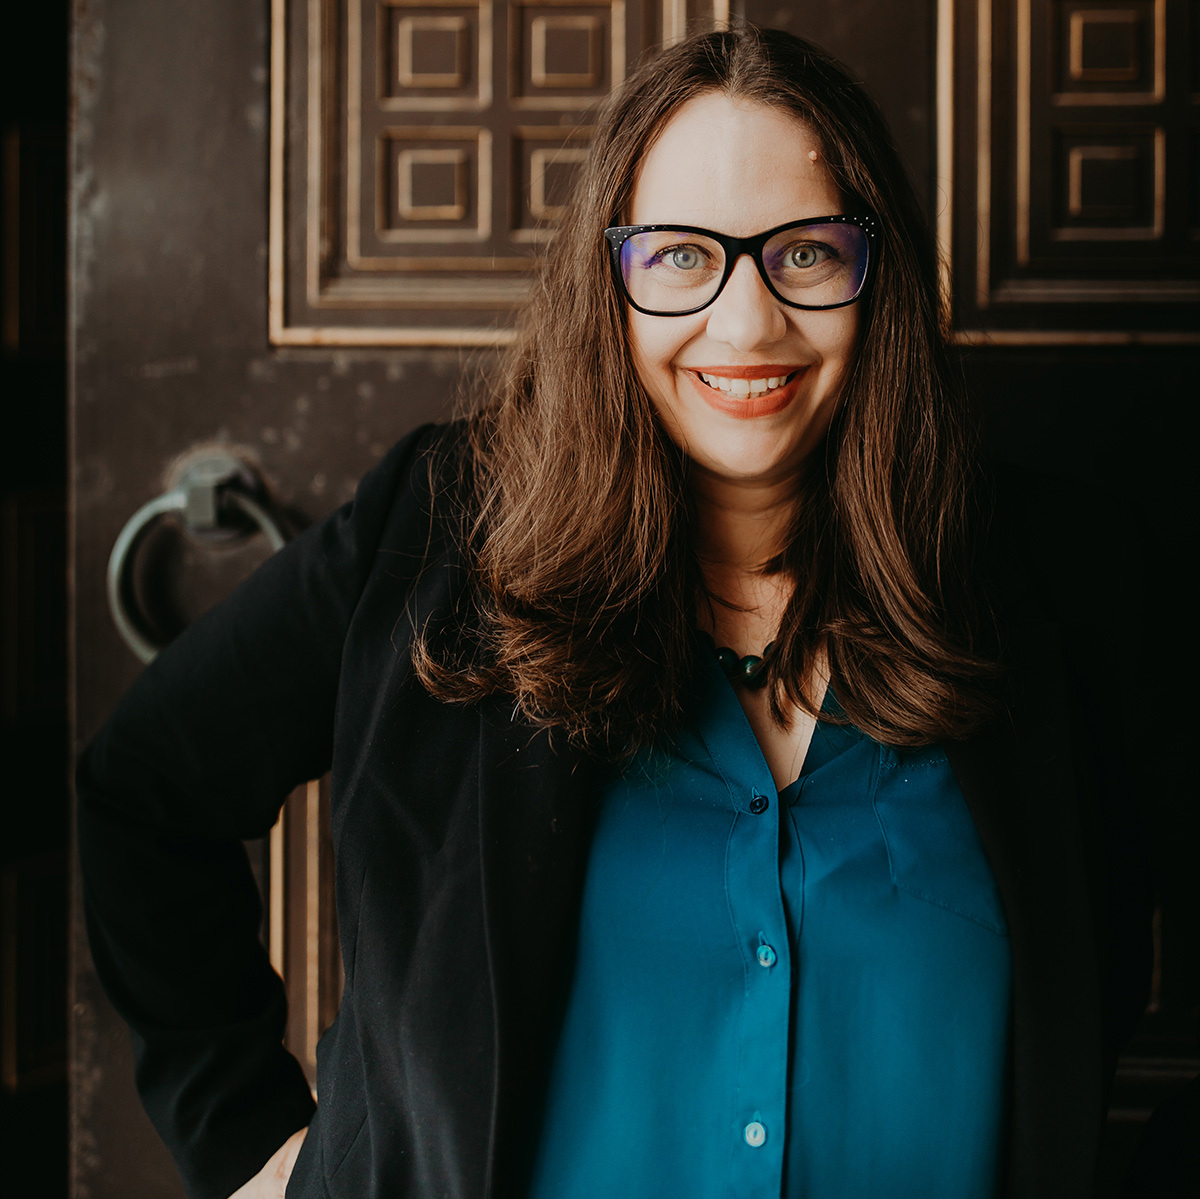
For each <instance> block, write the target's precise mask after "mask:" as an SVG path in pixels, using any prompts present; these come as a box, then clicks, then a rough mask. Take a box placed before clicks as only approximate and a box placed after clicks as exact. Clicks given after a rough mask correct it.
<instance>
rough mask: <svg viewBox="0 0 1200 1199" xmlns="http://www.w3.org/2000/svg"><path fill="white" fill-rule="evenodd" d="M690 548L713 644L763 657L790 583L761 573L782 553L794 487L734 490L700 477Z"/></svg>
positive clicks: (704, 623)
mask: <svg viewBox="0 0 1200 1199" xmlns="http://www.w3.org/2000/svg"><path fill="white" fill-rule="evenodd" d="M693 500H694V504H695V514H696V515H695V526H694V529H695V541H694V544H695V549H696V557H697V559H698V562H699V565H700V570H701V573H702V574H703V576H704V583H705V586H706V587H707V588H708V591H709V594H710V595H711V596H712V597H713V598H714V600H715V601H716V602H715V603H712V604H710V605H709V606H708V609H707V610H706V611H702V612H701V613H699V614H698V615H699V619H700V624H701V627H702V628H704V629H705V630H706V631H707V632H709V633H711V634H712V635H713V637H714V639H715V640H716V642H717V644H718V645H728V646H731V647H733V648H734V649H735V650H736V651H737V653H738V654H739V655H741V654H746V653H750V652H753V653H755V654H761V653H762V650H763V647H764V646H765V645H766V644H767V642H769V641H772V640H774V637H775V634H776V632H777V631H778V629H779V622H780V620H781V619H782V617H783V612H784V609H785V608H786V607H787V602H788V599H789V598H790V596H791V593H792V581H791V579H790V578H788V577H786V576H785V575H782V574H770V575H768V574H765V573H764V572H763V567H764V566H765V565H766V564H767V563H768V562H769V561H770V560H771V559H772V558H773V557H775V556H776V555H777V554H778V553H779V552H780V551H781V550H782V549H783V547H784V544H785V542H786V538H787V532H788V527H789V525H790V522H791V517H792V512H793V510H794V503H795V500H794V485H793V486H788V485H785V484H778V485H776V484H771V485H768V486H762V485H750V484H739V483H736V482H730V481H729V480H727V479H715V478H713V477H712V476H707V475H703V474H699V472H698V477H697V478H695V479H694V480H693Z"/></svg>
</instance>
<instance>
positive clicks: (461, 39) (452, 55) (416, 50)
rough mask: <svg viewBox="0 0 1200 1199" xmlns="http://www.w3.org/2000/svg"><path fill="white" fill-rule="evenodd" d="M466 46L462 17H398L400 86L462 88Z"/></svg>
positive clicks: (467, 56)
mask: <svg viewBox="0 0 1200 1199" xmlns="http://www.w3.org/2000/svg"><path fill="white" fill-rule="evenodd" d="M469 45H470V37H469V29H468V26H467V20H466V18H465V17H462V16H447V17H401V18H400V20H399V21H398V22H397V23H396V77H397V80H398V81H399V83H400V86H401V87H405V88H413V87H429V88H460V87H462V86H464V84H465V83H466V78H467V64H468V61H469V55H468V53H467V51H468V48H469Z"/></svg>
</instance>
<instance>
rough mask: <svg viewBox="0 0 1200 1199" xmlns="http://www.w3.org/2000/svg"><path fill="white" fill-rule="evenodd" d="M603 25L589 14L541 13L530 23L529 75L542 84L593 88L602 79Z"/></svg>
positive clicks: (535, 85) (542, 85) (558, 86)
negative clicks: (556, 14) (547, 14)
mask: <svg viewBox="0 0 1200 1199" xmlns="http://www.w3.org/2000/svg"><path fill="white" fill-rule="evenodd" d="M603 36H604V29H603V27H602V26H601V24H600V21H599V18H597V17H593V16H588V15H587V14H570V15H567V16H558V17H550V16H544V15H543V16H538V17H534V18H533V21H532V22H531V23H530V41H531V45H530V55H529V79H530V82H531V83H532V84H533V86H534V87H539V88H594V87H596V86H597V85H598V84H599V83H600V64H601V62H602V61H603V59H604V45H603V42H602V38H603Z"/></svg>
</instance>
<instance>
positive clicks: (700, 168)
mask: <svg viewBox="0 0 1200 1199" xmlns="http://www.w3.org/2000/svg"><path fill="white" fill-rule="evenodd" d="M841 211H843V209H842V197H841V195H840V193H839V192H838V189H837V188H836V187H835V186H834V183H833V180H832V178H831V177H830V174H829V171H828V169H827V168H826V166H825V162H824V158H823V155H822V153H821V144H820V141H819V139H818V138H817V136H816V134H815V133H814V132H813V130H812V129H811V128H810V127H809V126H808V125H807V124H805V123H804V122H803V121H801V120H799V119H798V118H797V117H794V116H793V115H792V114H791V113H789V112H786V111H783V110H782V109H778V108H772V107H770V106H768V105H765V104H761V103H759V102H758V101H754V100H744V99H737V98H734V97H730V96H727V95H725V94H724V93H721V92H708V93H705V94H704V95H702V96H697V97H695V98H694V99H692V100H689V101H688V102H687V103H686V104H684V105H683V107H682V108H680V109H679V111H678V112H676V113H675V115H674V116H673V117H672V118H671V119H670V120H669V121H668V122H667V124H666V125H665V126H664V127H663V130H662V132H661V133H660V134H659V136H658V138H657V139H656V140H655V141H654V142H653V143H652V144H651V146H650V149H649V150H648V151H647V153H646V155H645V157H644V158H643V159H642V162H641V165H640V167H639V168H638V173H637V177H636V179H635V182H634V191H633V200H632V202H631V204H630V213H629V220H630V222H631V223H632V224H635V225H650V224H666V223H672V222H675V223H678V224H683V225H700V226H702V227H703V228H705V229H714V230H716V231H717V232H718V233H729V234H733V235H734V236H740V237H747V236H749V235H751V234H754V233H760V232H762V231H763V230H764V229H770V228H772V227H773V226H775V225H782V224H785V223H786V222H788V221H798V220H803V219H805V218H806V217H815V216H830V215H832V214H834V213H839V212H841Z"/></svg>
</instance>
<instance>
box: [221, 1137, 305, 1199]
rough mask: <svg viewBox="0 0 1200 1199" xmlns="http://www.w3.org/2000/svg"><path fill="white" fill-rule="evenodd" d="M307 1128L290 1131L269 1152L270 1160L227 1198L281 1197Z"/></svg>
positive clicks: (272, 1198)
mask: <svg viewBox="0 0 1200 1199" xmlns="http://www.w3.org/2000/svg"><path fill="white" fill-rule="evenodd" d="M307 1132H308V1129H307V1128H301V1129H299V1130H298V1131H297V1132H294V1133H292V1135H291V1136H290V1137H288V1139H287V1140H286V1141H284V1142H283V1144H282V1145H280V1146H279V1148H278V1149H276V1150H275V1152H274V1153H273V1154H271V1159H270V1161H268V1162H267V1164H266V1165H265V1166H263V1168H262V1169H261V1170H259V1172H258V1173H257V1174H255V1176H254V1177H253V1178H252V1179H250V1181H249V1182H247V1183H246V1184H245V1185H244V1186H240V1187H238V1189H237V1190H236V1191H234V1192H233V1194H232V1195H230V1196H229V1199H283V1193H284V1191H285V1190H287V1184H288V1179H289V1178H291V1176H292V1167H293V1166H294V1165H295V1164H296V1157H297V1155H298V1154H299V1152H300V1146H301V1145H303V1144H304V1136H305V1134H306V1133H307Z"/></svg>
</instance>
